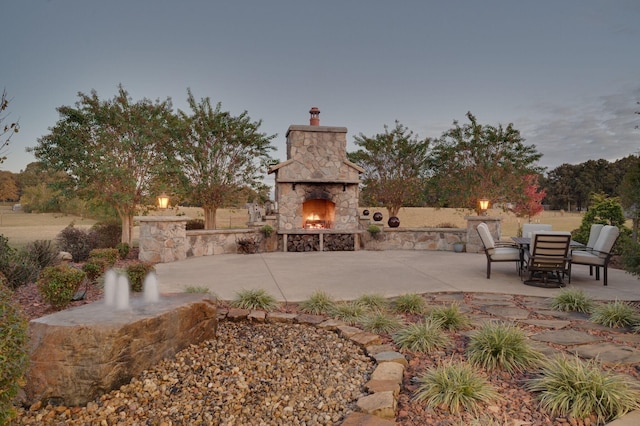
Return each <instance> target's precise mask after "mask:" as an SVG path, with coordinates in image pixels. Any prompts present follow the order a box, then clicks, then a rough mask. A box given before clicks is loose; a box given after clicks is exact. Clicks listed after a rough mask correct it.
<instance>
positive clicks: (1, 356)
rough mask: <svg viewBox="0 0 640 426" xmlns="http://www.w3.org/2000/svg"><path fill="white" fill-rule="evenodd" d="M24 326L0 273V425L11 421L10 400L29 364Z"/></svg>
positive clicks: (26, 333)
mask: <svg viewBox="0 0 640 426" xmlns="http://www.w3.org/2000/svg"><path fill="white" fill-rule="evenodd" d="M28 330H29V329H28V323H27V319H26V318H25V316H24V315H23V314H22V312H21V311H20V308H19V307H18V306H17V305H16V304H14V303H13V302H12V301H11V290H10V289H9V288H8V287H7V286H6V285H5V279H4V278H3V277H2V273H0V372H1V374H0V424H2V425H4V424H10V423H11V422H10V421H11V419H12V418H14V417H15V414H16V413H15V410H14V407H13V398H14V397H15V396H16V395H17V394H18V390H19V389H20V387H21V386H23V385H24V379H23V376H24V373H25V372H26V371H27V367H28V363H29V347H28V345H29V334H28Z"/></svg>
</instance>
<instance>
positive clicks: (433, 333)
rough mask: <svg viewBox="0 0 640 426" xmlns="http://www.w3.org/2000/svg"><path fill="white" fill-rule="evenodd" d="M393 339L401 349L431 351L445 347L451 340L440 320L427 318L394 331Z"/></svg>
mask: <svg viewBox="0 0 640 426" xmlns="http://www.w3.org/2000/svg"><path fill="white" fill-rule="evenodd" d="M392 337H393V341H394V342H395V344H396V345H398V346H399V347H400V348H401V349H406V350H409V351H412V352H431V351H435V350H440V349H444V348H446V347H447V346H449V345H450V343H451V340H450V339H449V336H447V335H446V334H445V333H444V331H443V330H442V324H441V323H440V321H436V320H433V319H431V318H425V319H424V320H423V321H421V322H417V323H413V324H409V325H408V326H406V327H403V328H401V329H400V330H398V331H396V332H395V333H393V336H392Z"/></svg>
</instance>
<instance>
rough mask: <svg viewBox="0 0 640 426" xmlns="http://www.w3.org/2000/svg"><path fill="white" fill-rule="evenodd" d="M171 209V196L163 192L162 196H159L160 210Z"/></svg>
mask: <svg viewBox="0 0 640 426" xmlns="http://www.w3.org/2000/svg"><path fill="white" fill-rule="evenodd" d="M168 207H169V196H168V195H167V194H166V193H165V192H162V194H160V195H158V208H159V209H161V210H166V209H167V208H168Z"/></svg>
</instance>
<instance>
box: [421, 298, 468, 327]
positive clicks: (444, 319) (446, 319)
mask: <svg viewBox="0 0 640 426" xmlns="http://www.w3.org/2000/svg"><path fill="white" fill-rule="evenodd" d="M429 317H430V318H433V319H434V320H436V321H438V322H440V323H441V324H442V327H443V328H447V329H449V330H461V329H464V328H468V327H469V326H470V325H471V322H470V321H469V318H467V316H466V315H464V314H463V313H462V312H460V305H458V304H457V303H452V304H451V305H449V306H438V307H435V308H433V309H432V310H431V312H429Z"/></svg>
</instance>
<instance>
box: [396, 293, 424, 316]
mask: <svg viewBox="0 0 640 426" xmlns="http://www.w3.org/2000/svg"><path fill="white" fill-rule="evenodd" d="M391 308H392V309H393V311H394V312H396V313H398V314H421V313H423V312H424V310H425V302H424V299H423V297H422V296H420V295H419V294H417V293H409V294H403V295H401V296H398V297H397V298H396V299H395V300H394V301H393V302H392V303H391Z"/></svg>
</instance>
